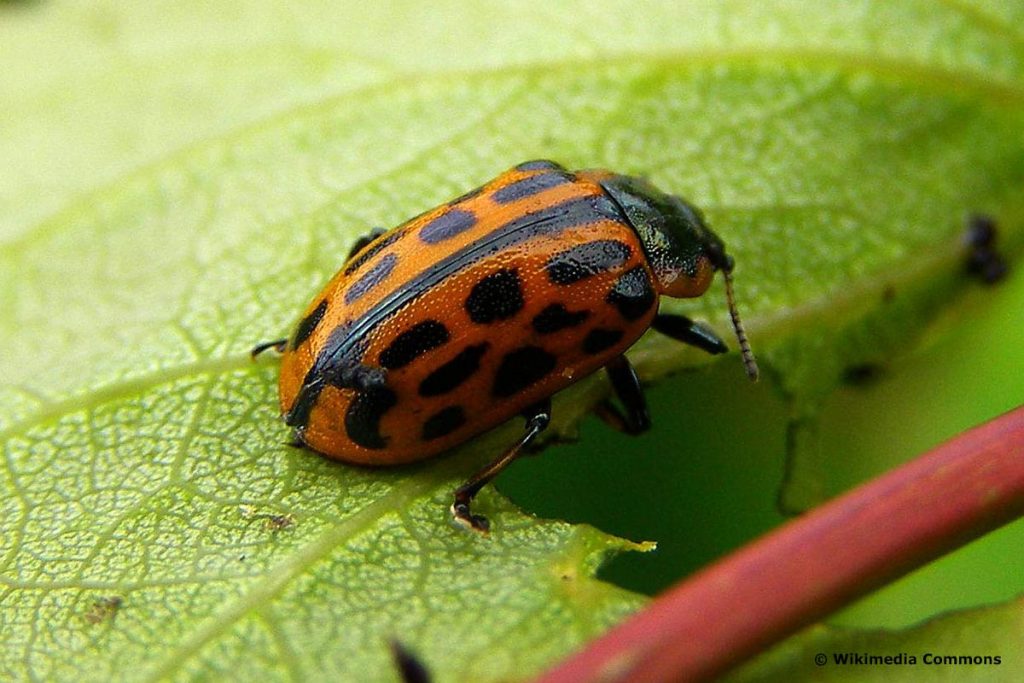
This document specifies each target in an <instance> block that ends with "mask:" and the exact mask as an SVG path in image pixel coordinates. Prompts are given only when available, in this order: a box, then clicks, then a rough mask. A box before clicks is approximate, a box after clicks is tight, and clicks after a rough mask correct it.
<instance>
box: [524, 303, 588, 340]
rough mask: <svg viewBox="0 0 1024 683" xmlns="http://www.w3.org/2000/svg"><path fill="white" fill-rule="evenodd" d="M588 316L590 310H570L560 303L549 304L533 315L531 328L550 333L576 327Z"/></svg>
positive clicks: (541, 332)
mask: <svg viewBox="0 0 1024 683" xmlns="http://www.w3.org/2000/svg"><path fill="white" fill-rule="evenodd" d="M589 317H590V311H570V310H568V309H567V308H566V307H565V306H563V305H562V304H551V305H550V306H547V307H546V308H545V309H544V310H543V311H541V312H540V313H538V314H537V315H535V316H534V317H533V323H532V324H533V329H535V330H536V331H537V332H539V333H540V334H551V333H552V332H558V331H559V330H564V329H565V328H567V327H576V326H577V325H579V324H581V323H582V322H583V321H584V320H586V319H587V318H589Z"/></svg>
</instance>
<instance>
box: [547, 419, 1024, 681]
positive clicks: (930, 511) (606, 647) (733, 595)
mask: <svg viewBox="0 0 1024 683" xmlns="http://www.w3.org/2000/svg"><path fill="white" fill-rule="evenodd" d="M1022 514H1024V407H1021V408H1017V409H1016V410H1013V411H1011V412H1009V413H1007V414H1005V415H1003V416H1001V417H999V418H996V419H995V420H992V421H991V422H988V423H986V424H984V425H982V426H980V427H976V428H974V429H972V430H970V431H968V432H965V433H964V434H961V435H960V436H957V437H956V438H954V439H952V440H951V441H948V442H946V443H945V444H943V445H941V446H939V447H937V448H935V449H934V450H932V451H930V452H929V453H927V454H925V455H923V456H921V457H919V458H917V459H915V460H912V461H911V462H909V463H906V464H905V465H902V466H901V467H898V468H896V469H895V470H893V471H891V472H889V473H888V474H885V475H883V476H881V477H878V478H876V479H874V480H872V481H870V482H868V483H866V484H863V485H861V486H859V487H857V488H856V489H853V490H852V491H850V492H848V493H846V494H844V495H843V496H841V497H839V498H837V499H835V500H833V501H831V502H829V503H826V504H825V505H823V506H821V507H820V508H817V509H816V510H814V511H813V512H811V513H809V514H807V515H806V516H804V517H802V518H800V519H797V520H794V521H792V522H789V523H787V524H785V525H784V526H782V527H780V528H779V529H777V530H775V531H773V532H771V533H769V534H767V535H766V536H763V537H762V538H760V539H758V540H757V541H754V542H753V543H751V544H749V545H747V546H745V547H744V548H742V549H740V550H739V551H737V552H735V553H733V554H732V555H730V556H728V557H726V558H724V559H723V560H721V561H719V562H717V563H715V564H713V565H711V566H710V567H707V568H706V569H704V570H702V571H700V572H699V573H697V574H695V575H694V576H692V577H690V578H688V579H686V580H684V581H682V582H681V583H679V584H677V585H676V586H675V587H673V588H671V589H669V590H668V591H667V592H666V593H664V594H662V595H661V596H659V597H658V598H657V599H655V600H654V602H652V603H651V605H650V606H649V607H648V608H647V609H645V610H643V611H642V612H640V613H638V614H636V615H634V616H633V617H631V618H630V619H628V620H627V621H626V622H624V623H623V624H621V625H619V626H618V627H616V628H614V629H612V630H611V631H610V632H609V633H607V634H606V635H605V636H603V637H601V638H599V639H598V640H596V641H594V642H592V643H590V645H589V646H588V647H587V648H586V649H585V650H583V651H582V652H580V653H578V654H576V655H574V656H572V657H570V658H569V659H567V660H566V661H564V662H562V663H561V664H560V665H558V666H557V667H555V668H554V669H552V670H551V671H549V672H548V673H546V674H544V675H543V676H541V677H540V678H539V679H538V683H556V682H557V683H572V682H580V683H582V682H587V683H590V682H595V681H601V682H602V683H612V682H614V681H630V682H631V683H632V682H633V681H679V680H684V681H696V680H705V679H709V678H713V677H714V676H717V675H720V674H722V673H724V672H725V671H727V670H728V669H730V668H732V667H734V666H736V665H737V664H740V663H741V662H744V661H746V660H747V659H749V658H750V657H752V656H754V655H756V654H757V653H759V652H761V651H763V650H764V649H765V648H767V647H768V646H770V645H772V644H774V643H776V642H778V641H780V640H782V639H784V638H785V637H787V636H789V635H791V634H792V633H794V632H796V631H798V630H799V629H801V628H803V627H805V626H808V625H810V624H812V623H814V622H816V621H818V620H819V619H821V618H822V617H824V616H826V615H828V614H830V613H832V612H834V611H835V610H837V609H839V608H840V607H843V606H844V605H847V604H849V603H850V602H852V601H853V600H856V599H857V598H859V597H861V596H863V595H865V594H866V593H869V592H870V591H872V590H874V589H875V588H878V587H879V586H881V585H884V584H886V583H889V582H891V581H893V580H895V579H896V578H898V577H900V576H902V575H904V574H906V573H907V572H909V571H911V570H913V569H916V568H918V567H920V566H922V565H924V564H926V563H928V562H930V561H931V560H933V559H935V558H936V557H939V556H940V555H943V554H945V553H947V552H949V551H951V550H953V549H955V548H957V547H959V546H961V545H963V544H965V543H967V542H968V541H971V540H973V539H975V538H978V537H979V536H982V535H984V534H986V533H988V532H989V531H992V530H993V529H996V528H998V527H999V526H1002V525H1003V524H1006V523H1007V522H1009V521H1012V520H1013V519H1016V518H1017V517H1019V516H1021V515H1022Z"/></svg>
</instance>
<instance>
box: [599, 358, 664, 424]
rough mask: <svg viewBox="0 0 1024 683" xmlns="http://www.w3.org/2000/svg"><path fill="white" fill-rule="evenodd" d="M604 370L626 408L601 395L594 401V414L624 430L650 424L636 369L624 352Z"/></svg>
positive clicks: (606, 422) (645, 400)
mask: <svg viewBox="0 0 1024 683" xmlns="http://www.w3.org/2000/svg"><path fill="white" fill-rule="evenodd" d="M605 370H606V371H607V373H608V378H609V379H610V380H611V382H612V389H613V390H614V391H615V395H616V396H617V397H618V399H619V401H620V402H621V403H622V405H623V407H624V408H625V409H626V411H625V412H623V411H621V410H620V409H619V408H618V407H617V406H616V405H615V404H614V403H612V402H611V400H609V399H605V400H604V401H602V402H601V403H598V404H597V407H596V408H595V409H594V414H595V415H597V417H599V418H600V419H601V420H602V421H603V422H604V423H605V424H607V425H608V426H609V427H611V428H612V429H615V430H617V431H620V432H623V433H625V434H630V435H636V434H642V433H644V432H646V431H647V430H648V429H650V428H651V416H650V413H649V412H648V411H647V399H646V398H645V397H644V390H643V387H641V386H640V378H639V377H637V374H636V370H634V369H633V366H632V365H630V363H629V361H628V360H627V359H626V357H625V356H619V357H618V358H616V359H615V360H613V361H611V362H610V363H608V365H607V367H606V368H605Z"/></svg>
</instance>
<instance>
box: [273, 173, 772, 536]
mask: <svg viewBox="0 0 1024 683" xmlns="http://www.w3.org/2000/svg"><path fill="white" fill-rule="evenodd" d="M732 269H733V261H732V259H731V258H730V257H729V256H727V255H726V252H725V247H724V246H723V244H722V241H721V240H720V239H719V238H718V237H717V236H716V235H715V234H714V233H713V232H711V230H710V229H708V227H707V226H706V225H705V224H704V220H703V218H702V217H701V215H700V213H699V212H698V211H697V210H696V209H695V208H694V207H693V206H691V205H690V204H688V203H686V202H685V201H683V200H682V199H680V198H678V197H675V196H673V195H669V194H665V193H663V192H661V191H660V190H658V189H656V188H655V187H653V186H652V185H650V184H649V183H647V182H646V181H644V180H641V179H639V178H635V177H631V176H626V175H620V174H616V173H611V172H608V171H600V170H588V171H577V172H570V171H568V170H566V169H565V168H563V167H561V166H559V165H558V164H555V163H553V162H550V161H530V162H527V163H524V164H520V165H518V166H516V167H515V168H513V169H511V170H509V171H507V172H505V173H503V174H501V175H500V176H498V177H497V178H495V179H494V180H492V181H490V182H489V183H487V184H486V185H484V186H483V187H481V188H479V189H477V190H474V191H472V192H469V193H467V194H465V195H463V196H462V197H459V198H458V199H455V200H453V201H451V202H449V203H448V204H445V205H443V206H440V207H438V208H436V209H433V210H431V211H427V212H426V213H424V214H421V215H420V216H417V217H416V218H413V219H412V220H410V221H408V222H407V223H404V224H402V225H400V226H398V227H397V228H394V229H393V230H391V231H389V232H384V231H380V230H378V231H374V232H373V233H372V234H371V235H368V236H367V237H364V238H363V239H361V240H360V241H359V242H357V244H356V245H355V247H354V248H353V249H352V252H351V254H350V255H349V259H348V261H347V263H346V264H345V265H344V266H343V267H342V269H341V271H340V272H339V273H338V274H337V275H335V277H334V278H333V279H332V280H331V281H330V282H329V283H328V284H327V286H326V287H325V288H324V289H323V291H322V292H321V293H320V294H319V295H317V296H316V298H315V299H313V301H312V303H311V304H310V305H309V307H308V308H307V310H306V311H305V312H304V313H303V315H302V318H301V319H300V321H299V323H298V324H297V325H296V327H295V331H294V332H293V333H292V335H291V337H290V338H289V339H281V340H276V341H273V342H269V343H266V344H260V345H259V346H257V347H256V348H254V349H253V355H255V354H257V353H259V352H260V351H263V350H265V349H267V348H270V347H275V348H277V349H278V350H280V351H281V352H282V353H283V356H282V361H281V377H280V387H279V389H280V402H281V411H282V413H283V414H284V419H285V422H286V423H287V424H288V425H290V426H291V427H293V428H294V430H295V435H296V440H297V442H298V443H300V444H302V445H305V446H308V447H309V448H311V449H313V450H315V451H318V452H320V453H322V454H324V455H326V456H328V457H331V458H335V459H338V460H343V461H346V462H352V463H361V464H366V465H395V464H399V463H407V462H412V461H415V460H421V459H423V458H429V457H431V456H433V455H436V454H438V453H441V452H443V451H446V450H449V449H451V448H452V447H454V446H456V445H458V444H460V443H463V442H464V441H466V440H468V439H469V438H471V437H473V436H476V435H477V434H480V433H481V432H484V431H486V430H489V429H491V428H493V427H495V426H497V425H500V424H501V423H503V422H506V421H507V420H509V419H510V418H512V417H514V416H516V415H522V416H524V417H525V418H526V428H525V431H524V433H523V434H522V436H521V437H520V438H519V439H518V440H517V441H516V442H515V443H514V444H513V445H512V446H511V447H510V448H509V449H508V450H507V451H506V452H504V453H502V454H501V456H500V457H498V458H497V459H496V460H495V461H494V462H492V463H491V464H490V465H488V466H487V467H485V468H484V469H482V470H481V471H480V472H478V473H477V474H476V475H475V476H473V477H472V478H471V479H470V480H469V481H468V482H467V483H466V484H465V485H464V486H462V487H460V488H459V489H458V490H457V491H456V492H455V500H454V503H453V505H452V513H453V515H454V518H455V520H456V521H458V522H460V523H462V524H464V525H466V526H468V527H470V528H473V529H475V530H478V531H486V530H487V520H486V519H484V518H483V517H481V516H479V515H474V514H472V513H471V512H470V503H471V501H472V499H473V497H474V496H475V495H476V493H477V492H478V491H479V490H480V489H481V488H482V487H483V486H484V485H485V484H487V482H489V481H490V480H491V479H493V478H494V476H496V475H497V474H498V472H500V471H501V470H502V469H503V468H504V467H505V466H506V465H508V464H509V463H510V462H511V461H512V460H513V459H514V458H515V457H516V456H517V455H518V454H519V453H520V452H521V451H522V449H523V448H524V447H525V446H526V445H527V444H528V443H529V442H530V441H531V440H532V439H533V438H534V437H535V436H536V435H537V434H538V433H540V432H541V431H543V430H544V428H545V427H546V426H547V424H548V422H549V421H550V411H551V400H550V399H551V396H552V395H553V394H555V393H556V392H558V391H559V390H561V389H564V388H565V387H567V386H568V385H570V384H572V383H573V382H576V381H578V380H580V379H582V378H583V377H586V376H587V375H589V374H591V373H593V372H595V371H596V370H598V369H600V368H602V367H605V368H607V371H608V373H609V376H610V378H611V382H612V387H613V389H614V391H615V393H616V395H617V396H618V397H619V399H620V401H621V402H622V404H623V406H624V408H625V410H624V411H622V410H620V409H619V408H617V407H616V406H614V404H612V403H611V402H610V401H605V402H604V403H603V404H602V405H601V406H600V407H599V415H600V416H601V417H602V418H603V419H605V420H606V421H608V422H609V423H610V424H612V425H613V426H615V427H617V428H619V429H621V430H623V431H626V432H629V433H640V432H642V431H645V430H646V429H647V428H648V427H649V426H650V420H649V417H648V414H647V407H646V403H645V401H644V396H643V393H642V390H641V388H640V383H639V381H638V379H637V376H636V373H635V372H634V371H633V368H632V367H631V366H630V364H629V362H628V361H627V360H626V357H625V356H624V355H623V353H624V352H625V350H626V349H628V348H629V347H630V346H631V345H632V344H633V343H634V342H635V341H636V340H637V339H639V338H640V337H641V335H643V334H644V332H645V331H646V330H647V329H648V328H649V327H653V328H654V329H655V330H657V331H659V332H661V333H664V334H666V335H668V336H670V337H673V338H675V339H678V340H680V341H682V342H684V343H687V344H691V345H693V346H696V347H698V348H701V349H703V350H705V351H708V352H710V353H722V352H724V351H726V346H725V344H724V342H722V340H721V339H719V337H718V336H717V335H716V334H715V333H714V332H713V331H711V329H710V328H708V327H706V326H705V325H703V324H701V323H697V322H694V321H692V320H690V319H688V318H685V317H683V316H678V315H667V314H659V313H658V307H657V300H658V295H660V294H664V295H667V296H671V297H696V296H700V295H701V294H703V293H704V292H705V291H706V290H707V289H708V287H709V286H710V284H711V281H712V279H713V277H714V273H715V272H716V271H719V270H720V271H722V272H723V274H724V276H725V278H726V292H727V294H728V302H729V309H730V313H731V315H732V320H733V324H734V327H735V331H736V334H737V337H738V339H739V343H740V348H741V350H742V353H743V358H744V362H745V364H746V366H747V372H748V374H749V375H750V376H751V378H756V376H757V366H756V364H755V362H754V359H753V356H752V355H751V353H750V348H749V345H748V344H747V340H746V336H745V334H744V332H743V328H742V326H741V325H740V322H739V317H738V316H737V314H736V308H735V305H734V304H733V296H732V288H731V273H732Z"/></svg>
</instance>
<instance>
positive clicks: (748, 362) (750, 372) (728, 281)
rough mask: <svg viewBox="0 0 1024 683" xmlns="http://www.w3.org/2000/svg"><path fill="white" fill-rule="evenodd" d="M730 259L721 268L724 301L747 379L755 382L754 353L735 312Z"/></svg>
mask: <svg viewBox="0 0 1024 683" xmlns="http://www.w3.org/2000/svg"><path fill="white" fill-rule="evenodd" d="M732 266H733V263H732V259H728V260H727V262H726V267H725V268H722V276H723V277H724V278H725V300H726V302H728V304H729V316H730V317H731V318H732V328H733V329H734V330H736V339H737V340H738V341H739V343H740V353H741V354H743V367H745V368H746V369H747V377H749V378H750V381H751V382H756V381H757V378H758V377H759V376H760V374H761V373H760V371H759V370H758V369H757V360H755V359H754V352H753V351H751V350H750V341H749V340H748V339H747V332H746V330H744V329H743V323H742V322H740V314H739V311H737V310H736V296H735V295H734V294H733V291H732Z"/></svg>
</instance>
